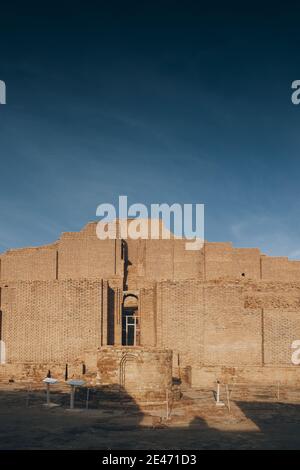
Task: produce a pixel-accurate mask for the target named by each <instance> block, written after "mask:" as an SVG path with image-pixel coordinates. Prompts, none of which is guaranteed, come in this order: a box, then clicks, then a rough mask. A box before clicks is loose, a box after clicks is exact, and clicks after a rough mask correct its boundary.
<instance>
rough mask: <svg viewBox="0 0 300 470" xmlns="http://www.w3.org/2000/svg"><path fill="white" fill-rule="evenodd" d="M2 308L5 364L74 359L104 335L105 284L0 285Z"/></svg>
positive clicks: (99, 342)
mask: <svg viewBox="0 0 300 470" xmlns="http://www.w3.org/2000/svg"><path fill="white" fill-rule="evenodd" d="M1 309H2V338H3V340H4V341H5V345H6V361H7V362H15V363H18V362H23V363H24V362H35V363H48V362H51V361H52V362H55V361H58V362H68V361H74V360H76V359H78V358H80V356H81V355H82V354H83V352H84V351H85V350H86V349H88V348H92V347H94V348H97V347H98V346H100V345H101V341H103V338H106V337H107V335H106V332H105V331H103V330H104V324H105V322H107V319H106V318H105V316H107V283H105V282H102V281H100V282H99V281H97V282H92V281H70V280H69V281H44V282H43V281H36V282H20V283H16V284H15V286H14V287H3V286H2V288H1ZM104 344H106V342H104Z"/></svg>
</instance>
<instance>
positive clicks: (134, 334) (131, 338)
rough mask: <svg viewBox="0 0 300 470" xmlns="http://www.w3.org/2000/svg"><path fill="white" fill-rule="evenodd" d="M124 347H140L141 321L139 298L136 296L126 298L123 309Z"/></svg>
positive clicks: (126, 296)
mask: <svg viewBox="0 0 300 470" xmlns="http://www.w3.org/2000/svg"><path fill="white" fill-rule="evenodd" d="M122 345H123V346H139V345H140V319H139V310H138V298H137V296H136V295H134V294H127V295H125V296H124V300H123V308H122Z"/></svg>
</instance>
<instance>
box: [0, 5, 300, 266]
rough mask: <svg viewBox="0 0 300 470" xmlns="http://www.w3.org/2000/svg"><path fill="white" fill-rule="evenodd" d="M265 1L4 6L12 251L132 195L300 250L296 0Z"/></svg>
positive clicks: (6, 196)
mask: <svg viewBox="0 0 300 470" xmlns="http://www.w3.org/2000/svg"><path fill="white" fill-rule="evenodd" d="M12 3H13V6H12ZM208 3H213V6H211V7H208V6H207V5H206V4H208ZM260 3H261V4H262V3H263V2H260ZM266 3H268V5H267V6H266V7H262V6H259V4H257V6H256V5H255V3H253V2H252V3H251V5H252V6H251V7H249V8H246V7H245V2H239V4H240V5H241V6H242V8H241V7H238V6H237V5H238V4H237V3H233V2H224V1H222V2H196V1H194V2H189V1H186V2H176V1H170V2H168V1H164V0H161V1H159V2H156V1H154V2H150V1H148V2H143V1H139V2H130V1H126V2H125V1H122V2H121V1H120V2H116V1H111V2H104V1H103V2H101V1H99V2H83V1H82V2H79V1H72V2H71V1H70V2H63V1H61V2H57V3H56V2H51V3H47V4H46V5H47V7H45V6H43V7H42V8H41V5H42V2H39V5H40V7H38V6H37V5H38V4H36V5H34V4H33V3H32V4H30V2H19V7H17V5H18V2H10V3H9V2H1V7H0V9H1V19H0V21H1V25H0V79H1V80H4V81H5V82H6V85H7V104H6V105H1V106H0V163H1V167H0V174H1V186H0V194H1V199H0V251H4V250H5V249H7V248H9V247H11V248H13V247H21V246H27V245H30V246H32V245H37V244H44V243H49V242H51V241H54V240H55V239H57V238H58V236H59V234H60V232H61V231H70V230H79V229H80V228H81V227H82V226H83V225H85V224H86V223H87V222H88V221H91V220H95V219H96V217H95V213H96V207H97V205H98V204H100V203H103V202H107V203H116V201H117V197H118V195H120V194H125V195H128V197H129V203H135V202H141V203H146V204H150V203H157V202H159V203H162V202H167V203H173V202H179V203H204V204H205V210H206V219H205V221H206V230H205V237H206V239H208V240H210V241H232V242H233V243H234V245H235V246H245V247H247V246H249V247H251V246H258V247H259V248H261V250H262V251H263V252H264V253H266V254H272V255H283V256H290V257H292V258H300V244H299V234H300V216H299V215H300V211H299V206H300V200H299V175H300V158H299V157H300V154H299V149H300V132H299V131H300V105H299V106H295V105H293V104H292V102H291V82H292V81H293V80H296V79H300V58H299V57H300V14H299V13H300V11H299V10H300V8H299V7H297V6H296V5H297V2H288V3H283V2H280V5H279V6H277V5H276V3H273V2H272V4H271V3H269V2H266ZM5 4H6V6H5ZM225 4H226V6H225ZM203 5H206V6H203ZM271 5H272V6H271ZM39 8H40V9H39Z"/></svg>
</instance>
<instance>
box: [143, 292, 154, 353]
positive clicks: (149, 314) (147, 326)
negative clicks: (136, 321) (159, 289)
mask: <svg viewBox="0 0 300 470" xmlns="http://www.w3.org/2000/svg"><path fill="white" fill-rule="evenodd" d="M139 312H140V328H141V344H142V345H143V346H149V347H150V346H156V343H157V340H156V329H157V326H156V288H155V286H154V287H150V288H148V289H146V288H144V289H141V290H140V299H139Z"/></svg>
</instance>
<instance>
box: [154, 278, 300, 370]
mask: <svg viewBox="0 0 300 470" xmlns="http://www.w3.org/2000/svg"><path fill="white" fill-rule="evenodd" d="M156 292H157V295H156V338H157V345H158V346H159V347H168V348H171V349H173V352H174V357H176V355H178V356H179V365H181V366H183V367H184V366H188V365H190V366H195V367H198V366H201V365H205V366H208V365H227V366H246V365H247V366H253V367H254V366H263V365H274V366H278V365H282V366H284V365H288V366H291V367H294V366H293V364H292V363H291V354H292V350H291V344H292V342H293V341H294V340H296V339H300V284H298V283H274V282H273V283H272V282H262V281H259V282H254V281H246V280H245V281H226V280H224V281H221V280H220V281H210V282H202V281H196V280H191V281H184V282H169V281H166V282H160V283H158V284H157V287H156Z"/></svg>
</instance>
